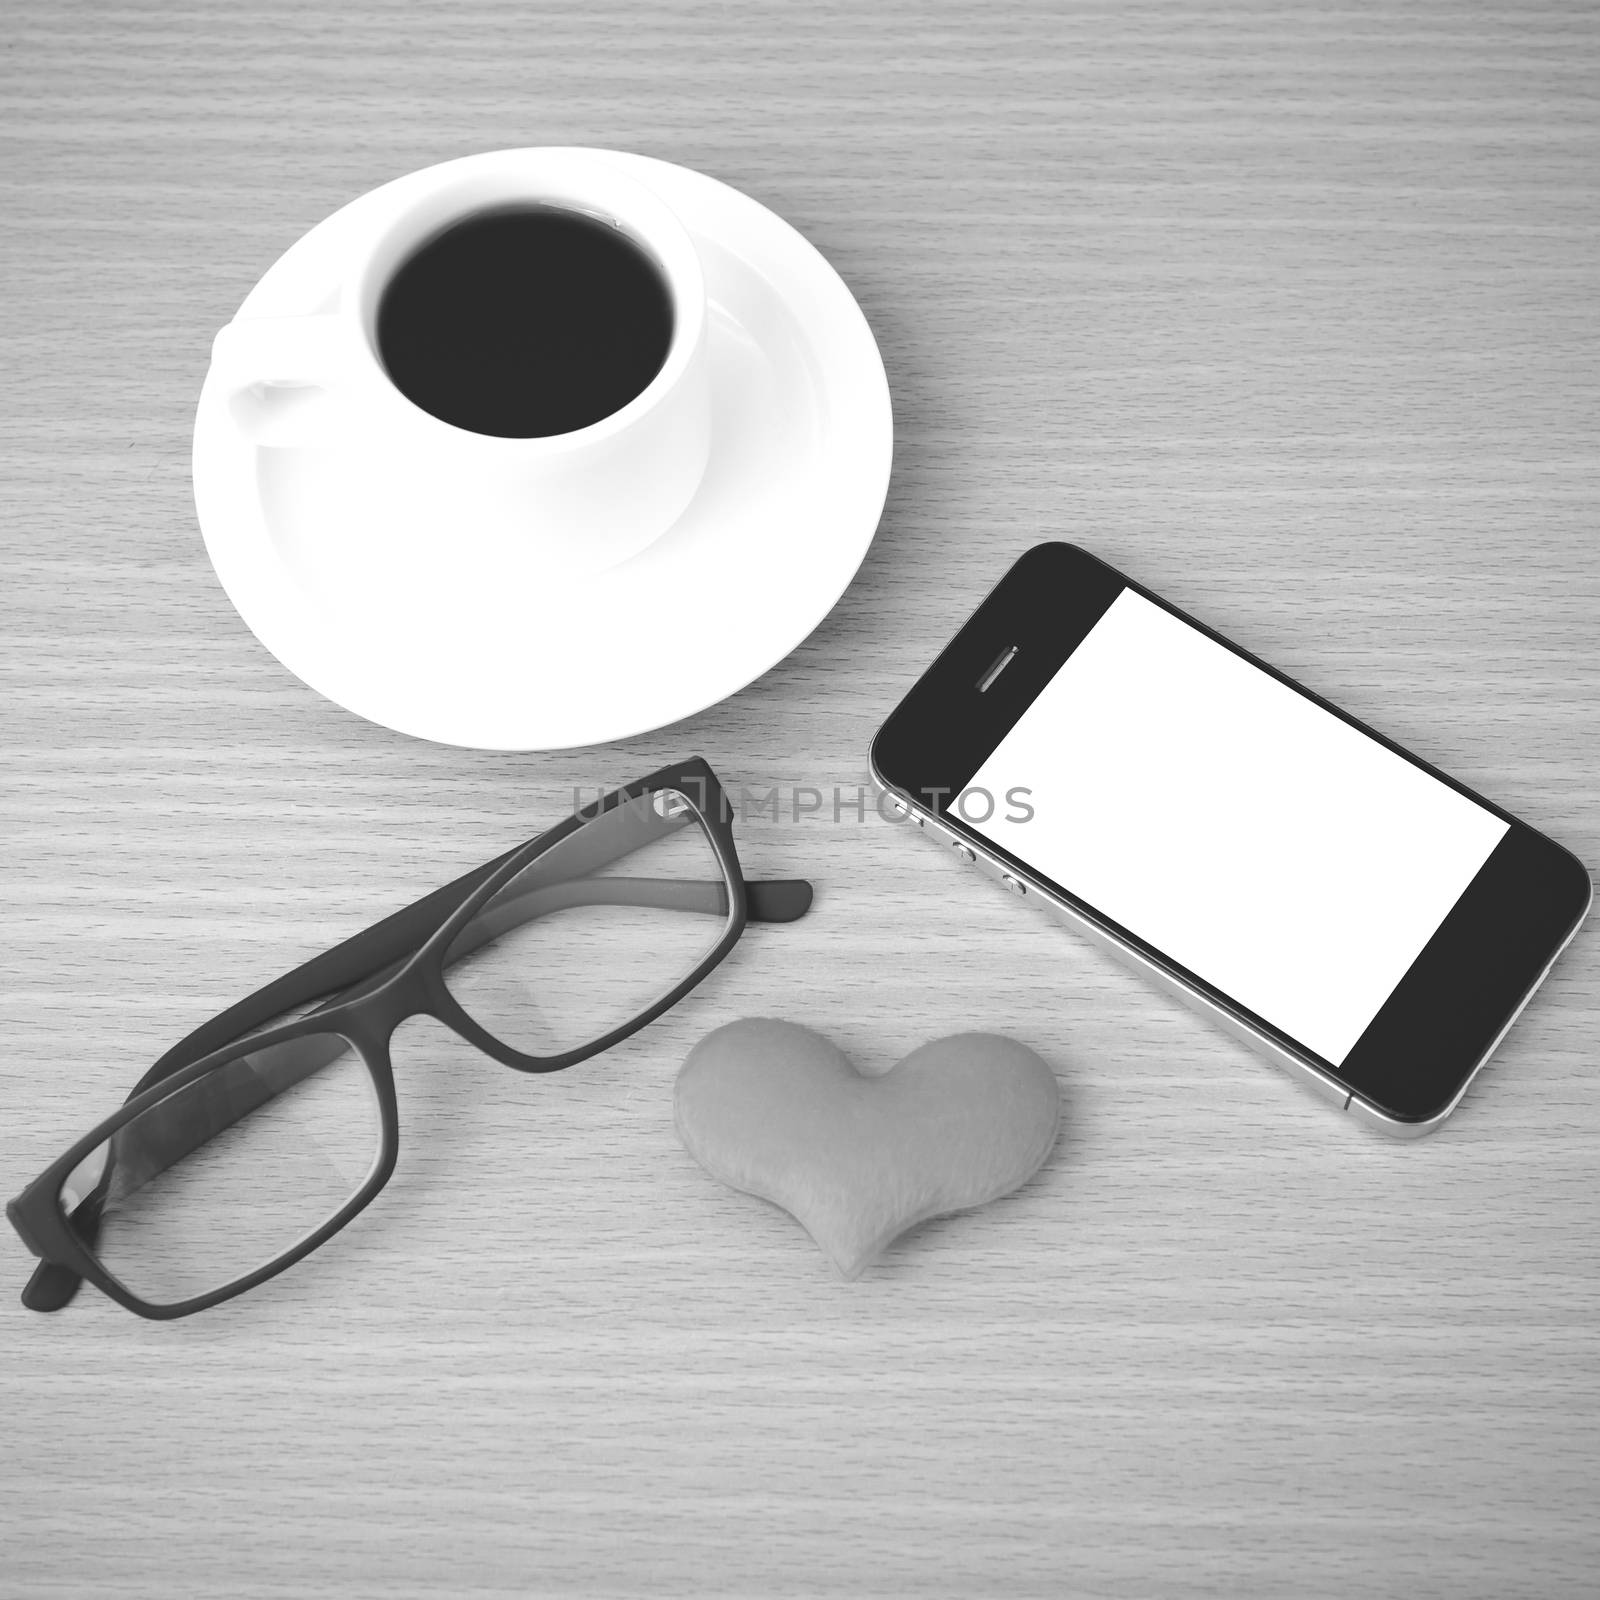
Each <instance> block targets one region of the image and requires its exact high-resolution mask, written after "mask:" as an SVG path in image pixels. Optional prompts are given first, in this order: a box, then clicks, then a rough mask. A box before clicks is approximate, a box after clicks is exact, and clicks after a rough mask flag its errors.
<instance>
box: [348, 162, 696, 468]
mask: <svg viewBox="0 0 1600 1600" xmlns="http://www.w3.org/2000/svg"><path fill="white" fill-rule="evenodd" d="M412 176H413V178H414V179H416V180H418V182H417V183H416V184H415V185H414V186H413V185H411V184H407V185H406V192H405V193H404V194H403V195H401V196H397V207H396V210H395V212H394V213H393V214H392V215H391V216H390V217H389V219H388V220H387V221H386V222H385V223H384V224H383V225H382V226H381V227H380V228H379V229H378V230H377V232H376V235H375V236H374V237H372V238H370V239H369V241H368V242H367V244H366V246H365V248H364V250H363V260H362V261H361V264H360V267H359V270H358V272H357V273H356V274H355V275H354V281H353V282H352V283H351V285H350V292H349V294H348V297H347V300H346V306H347V307H348V310H349V313H350V314H351V315H352V316H353V319H354V322H355V327H354V330H353V332H354V334H355V337H356V340H357V342H358V344H359V346H360V350H361V354H362V356H363V358H364V359H365V360H366V362H367V363H369V365H370V368H371V373H370V376H371V377H373V378H374V379H375V380H376V383H377V385H378V387H379V389H380V390H381V392H382V393H383V394H384V396H385V397H386V398H387V400H388V401H389V402H390V403H392V404H393V405H395V406H397V407H398V408H399V409H400V410H401V412H402V413H403V414H405V415H406V416H407V417H408V419H409V420H410V421H411V422H412V423H413V424H414V425H420V426H424V427H427V428H430V429H443V430H445V432H446V434H447V435H448V436H449V437H450V438H451V439H453V440H455V441H457V442H463V441H467V440H472V441H474V442H475V443H476V444H477V446H479V447H480V448H483V449H485V450H493V451H498V452H500V453H507V454H509V453H513V452H516V453H520V454H545V455H560V454H563V453H565V452H566V451H568V450H576V449H581V448H584V447H586V446H588V445H592V444H597V443H601V442H603V441H604V440H605V439H607V438H608V437H610V436H611V435H613V434H618V433H621V432H623V431H624V430H625V429H627V428H628V427H629V426H631V425H632V424H633V423H634V422H636V421H638V420H639V418H641V417H643V416H645V415H646V414H647V413H649V412H650V411H652V410H654V409H655V407H656V406H658V405H659V404H661V403H662V401H663V400H664V399H665V398H666V396H667V395H668V394H669V393H670V392H671V390H672V389H674V388H676V387H677V385H678V383H679V381H680V380H681V379H682V378H683V376H684V374H685V373H686V372H687V371H688V368H689V366H690V364H691V363H692V362H693V360H694V358H695V356H696V354H697V353H698V351H699V348H700V345H701V342H702V340H703V339H704V335H705V322H706V289H705V275H704V272H703V270H702V268H701V264H700V257H699V253H698V251H697V250H696V249H695V246H694V241H693V240H692V239H691V238H690V236H689V232H688V229H687V228H685V227H684V225H683V223H682V222H681V221H680V220H679V219H678V217H677V214H676V213H675V212H674V211H673V210H672V209H671V207H670V206H668V205H667V203H666V202H665V201H664V200H662V199H661V198H660V197H659V196H657V195H656V194H655V193H654V192H653V191H652V190H650V189H649V188H648V187H646V186H645V185H644V184H643V183H641V182H640V181H639V180H638V179H636V178H634V177H632V176H631V175H629V174H627V173H619V172H618V171H617V170H616V168H615V167H612V166H610V165H608V164H605V163H602V162H600V161H597V160H595V159H593V158H592V157H591V158H587V159H586V158H585V155H584V153H582V152H579V151H571V152H568V151H565V150H561V149H556V148H545V149H538V150H527V151H519V150H507V151H491V152H488V153H485V154H482V155H474V156H462V157H459V158H457V159H456V160H454V161H447V162H443V163H441V164H440V165H438V166H436V167H430V168H426V169H424V170H423V171H422V172H418V173H415V174H413V175H412ZM421 180H429V181H427V182H425V183H424V182H422V181H421ZM475 181H486V182H488V183H489V185H490V186H491V188H494V187H500V186H504V188H505V189H506V192H505V193H504V194H503V195H502V196H500V197H498V198H490V197H480V198H478V199H476V200H473V201H471V202H470V203H463V204H461V205H460V206H459V207H458V208H452V209H449V210H448V211H447V212H446V213H445V214H444V215H442V216H440V217H437V218H435V219H434V220H433V221H431V222H430V223H429V224H428V225H426V226H422V227H418V226H417V225H416V218H417V213H418V212H419V210H422V209H423V208H424V207H426V206H428V204H429V202H430V201H431V202H433V203H434V204H436V205H437V204H440V203H442V202H445V201H447V199H448V197H449V196H450V195H451V194H452V193H461V192H464V191H466V190H468V189H469V187H470V186H472V185H473V184H474V182H475ZM541 182H542V185H543V186H544V187H545V188H547V189H559V188H561V187H562V185H563V184H565V185H569V186H570V188H571V189H584V188H586V189H588V190H589V191H590V193H589V194H588V195H581V194H573V193H570V192H566V193H560V194H554V195H552V194H540V193H538V192H536V191H537V189H538V188H539V187H540V185H541ZM618 196H620V201H621V203H620V204H619V203H617V200H616V197H618ZM519 205H526V206H530V207H532V206H537V207H548V208H550V209H554V210H561V211H571V212H574V213H575V214H577V215H580V216H587V217H591V218H593V219H594V220H596V221H600V222H605V223H609V224H610V225H611V226H613V227H615V228H617V229H619V230H620V231H621V232H622V233H623V234H625V235H626V237H627V238H628V239H629V241H630V242H631V243H632V244H634V245H635V246H636V247H637V248H638V249H640V250H642V251H643V252H644V253H645V255H646V256H647V257H648V258H649V260H650V261H651V263H652V264H653V265H654V266H655V268H656V270H657V271H658V272H659V273H660V274H661V277H662V281H663V283H664V284H665V286H666V289H667V293H668V295H669V296H670V298H671V302H672V340H671V343H670V344H669V345H668V347H667V354H666V358H665V359H664V360H663V361H662V363H661V366H660V369H659V370H658V371H657V372H656V374H655V376H654V377H653V378H652V379H651V380H650V382H649V383H647V384H646V385H645V386H644V388H643V389H641V390H640V391H639V392H638V394H636V395H635V396H634V397H633V398H632V399H631V400H629V401H628V402H627V404H626V405H623V406H619V407H618V408H617V409H616V410H615V411H613V412H611V413H610V414H609V415H607V416H604V417H600V418H598V419H597V420H596V421H594V422H590V423H586V424H585V425H584V426H583V427H581V428H573V429H570V430H569V431H568V432H566V433H552V434H536V435H530V436H507V435H503V434H492V433H479V432H477V431H476V430H475V429H472V428H463V427H461V426H460V425H459V424H458V423H454V422H448V421H446V420H445V419H444V418H443V417H438V416H435V415H434V414H433V412H431V411H429V410H427V409H426V407H424V406H420V405H418V404H417V403H416V401H414V400H413V399H412V398H411V397H410V396H409V395H407V394H406V393H405V392H404V391H403V390H401V388H400V387H399V386H398V385H397V384H396V383H395V381H394V379H393V378H391V377H390V375H389V371H388V368H387V367H386V366H385V365H384V362H383V356H382V354H381V352H380V351H379V349H378V342H377V313H378V307H379V304H380V303H381V300H382V297H383V291H384V289H385V288H386V287H387V285H388V283H389V282H390V280H391V279H392V278H393V277H394V274H395V273H396V272H397V271H398V270H399V268H400V266H401V265H402V264H403V263H404V262H405V261H407V260H409V259H410V258H411V257H412V256H413V255H414V254H415V253H416V252H417V251H418V250H420V249H421V248H422V247H423V246H424V245H425V244H427V243H428V242H429V241H430V240H432V239H435V238H437V237H438V236H439V235H440V234H441V233H443V232H445V231H446V230H447V229H449V228H451V227H453V226H455V225H456V224H458V223H460V222H463V221H465V220H466V219H467V218H468V217H471V216H477V215H481V214H483V213H485V212H493V211H498V210H508V209H515V208H516V207H517V206H519Z"/></svg>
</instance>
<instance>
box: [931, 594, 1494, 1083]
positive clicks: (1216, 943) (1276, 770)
mask: <svg viewBox="0 0 1600 1600" xmlns="http://www.w3.org/2000/svg"><path fill="white" fill-rule="evenodd" d="M1019 788H1020V789H1027V790H1029V791H1031V792H1030V793H1029V794H1028V795H1027V796H1026V797H1025V798H1024V797H1019V798H1021V799H1022V800H1023V803H1021V804H1017V803H1012V802H1009V801H1008V800H1007V796H1008V794H1010V793H1011V791H1013V790H1016V789H1019ZM991 799H992V801H993V804H994V812H993V814H992V815H990V816H989V817H988V818H987V820H984V821H981V822H980V821H979V818H980V816H982V815H983V813H984V810H985V808H986V805H987V804H988V803H989V802H990V800H991ZM1030 806H1031V807H1032V808H1033V815H1032V817H1030V818H1025V819H1023V820H1008V818H1011V819H1020V818H1023V813H1024V811H1025V810H1026V808H1027V807H1030ZM959 811H960V814H961V815H962V816H964V817H966V818H967V820H968V821H969V822H970V823H971V824H972V826H973V827H975V828H976V829H977V831H978V832H979V833H981V834H983V835H984V836H985V837H986V838H988V839H991V840H993V842H994V843H996V844H999V845H1003V846H1004V847H1005V848H1006V849H1007V850H1009V851H1010V852H1011V853H1012V854H1013V855H1015V856H1016V857H1018V858H1019V859H1020V860H1022V861H1025V862H1027V863H1029V864H1030V865H1031V866H1033V867H1034V868H1036V869H1037V870H1038V871H1039V872H1041V873H1042V874H1043V875H1044V876H1045V877H1047V878H1052V879H1054V880H1055V882H1057V883H1058V884H1060V885H1061V886H1062V888H1064V889H1067V890H1069V891H1071V893H1073V894H1074V895H1076V896H1078V897H1079V898H1080V899H1081V900H1084V901H1085V902H1087V903H1088V904H1089V905H1090V906H1092V907H1094V908H1095V909H1096V910H1097V911H1100V912H1101V913H1103V914H1104V915H1105V916H1107V917H1109V918H1110V919H1111V920H1112V921H1113V922H1117V923H1120V924H1121V925H1122V926H1123V927H1124V928H1126V929H1128V931H1129V932H1131V933H1133V934H1136V935H1137V936H1138V937H1139V938H1141V939H1143V940H1144V941H1145V942H1146V943H1148V944H1150V945H1153V946H1154V947H1155V948H1156V949H1157V950H1159V951H1162V952H1164V953H1165V954H1166V955H1167V956H1169V957H1171V958H1172V959H1173V960H1174V961H1176V962H1178V963H1179V964H1180V965H1182V966H1184V967H1187V968H1188V969H1189V970H1190V971H1191V972H1193V973H1195V974H1196V975H1197V976H1199V977H1201V978H1203V979H1205V980H1206V982H1208V983H1210V984H1212V985H1213V986H1214V987H1216V988H1217V989H1220V990H1221V991H1222V992H1223V993H1224V994H1225V995H1228V996H1231V997H1232V998H1233V999H1234V1000H1235V1001H1237V1002H1238V1003H1239V1004H1241V1005H1243V1006H1244V1007H1246V1008H1247V1009H1248V1010H1250V1011H1253V1012H1255V1013H1256V1015H1257V1016H1260V1017H1263V1018H1264V1019H1265V1020H1266V1021H1268V1022H1270V1023H1271V1024H1273V1026H1274V1027H1277V1028H1279V1029H1281V1030H1282V1031H1283V1032H1284V1033H1286V1034H1288V1035H1289V1037H1290V1038H1292V1039H1295V1040H1298V1041H1299V1042H1300V1043H1301V1044H1302V1045H1306V1046H1308V1047H1309V1048H1310V1049H1311V1050H1313V1051H1315V1052H1316V1054H1318V1055H1320V1056H1322V1057H1323V1058H1324V1059H1325V1060H1327V1061H1329V1062H1331V1063H1333V1064H1334V1065H1335V1066H1338V1065H1339V1064H1340V1063H1342V1062H1343V1061H1344V1059H1345V1057H1346V1056H1347V1055H1348V1054H1349V1053H1350V1050H1351V1048H1352V1047H1353V1046H1354V1044H1355V1042H1356V1040H1357V1039H1359V1038H1360V1037H1361V1035H1362V1033H1364V1032H1365V1031H1366V1028H1367V1025H1368V1024H1369V1023H1370V1022H1371V1021H1372V1019H1373V1018H1374V1017H1375V1016H1376V1015H1377V1014H1378V1011H1379V1009H1380V1008H1381V1007H1382V1005H1383V1003H1384V1001H1385V1000H1387V999H1388V998H1389V996H1390V995H1391V994H1392V993H1393V992H1394V989H1395V987H1396V985H1398V984H1399V982H1400V980H1401V979H1402V978H1403V977H1404V976H1405V974H1406V972H1407V970H1408V969H1409V967H1410V966H1411V964H1412V962H1413V961H1415V960H1416V958H1417V956H1418V955H1419V954H1420V953H1421V951H1422V949H1423V947H1424V946H1425V945H1426V944H1427V942H1428V940H1429V939H1430V938H1432V936H1433V934H1434V933H1435V931H1436V930H1437V929H1438V927H1439V924H1440V923H1441V922H1442V921H1443V920H1444V918H1445V916H1446V915H1447V914H1448V912H1449V911H1450V909H1451V908H1452V907H1453V906H1454V905H1455V903H1456V901H1457V900H1459V899H1460V898H1461V895H1462V893H1463V892H1464V891H1465V889H1466V887H1467V885H1468V884H1469V883H1471V882H1472V879H1473V878H1474V876H1476V874H1477V872H1478V869H1479V868H1480V867H1481V866H1482V865H1483V864H1484V862H1485V861H1487V860H1488V858H1489V855H1490V853H1491V852H1492V851H1493V850H1494V848H1495V846H1496V845H1497V844H1498V843H1499V842H1500V840H1501V838H1502V837H1503V835H1504V834H1505V832H1506V824H1505V823H1504V822H1502V821H1501V820H1500V819H1499V818H1498V817H1496V816H1494V815H1492V814H1491V813H1490V812H1488V811H1485V810H1484V809H1483V807H1482V806H1479V805H1476V804H1474V803H1473V802H1472V801H1471V800H1468V799H1467V798H1466V797H1465V796H1464V795H1461V794H1458V793H1457V792H1456V791H1455V790H1454V789H1450V788H1447V787H1446V786H1445V785H1444V784H1442V783H1440V782H1439V781H1438V780H1437V779H1435V778H1431V777H1429V776H1428V774H1427V773H1426V772H1423V771H1422V770H1421V769H1420V768H1419V767H1414V766H1412V765H1411V763H1410V762H1409V761H1403V760H1402V759H1401V758H1400V757H1399V756H1397V755H1395V754H1394V753H1393V752H1392V751H1390V750H1386V749H1384V747H1383V746H1382V745H1380V744H1378V743H1377V742H1376V741H1375V740H1372V739H1369V738H1367V737H1366V736H1365V735H1364V734H1362V733H1360V732H1359V731H1357V730H1356V729H1355V728H1352V727H1351V726H1350V725H1349V723H1347V722H1341V721H1340V720H1339V718H1337V717H1335V716H1331V715H1330V714H1329V713H1328V712H1326V711H1324V710H1322V708H1321V707H1320V706H1317V705H1315V704H1314V703H1313V702H1312V701H1310V700H1307V699H1306V698H1305V697H1304V696H1303V695H1299V694H1296V693H1295V691H1294V690H1292V689H1290V688H1288V687H1286V686H1285V685H1284V684H1281V683H1279V682H1278V681H1277V680H1276V679H1275V678H1271V677H1268V676H1267V674H1266V673H1264V672H1261V671H1260V670H1259V669H1257V668H1256V667H1253V666H1251V665H1250V663H1249V662H1247V661H1244V660H1242V659H1241V658H1240V657H1239V656H1236V655H1234V654H1233V652H1232V651H1230V650H1225V649H1224V648H1223V647H1222V646H1221V645H1219V644H1217V643H1215V642H1214V641H1213V640H1211V639H1208V638H1206V636H1205V635H1204V634H1203V633H1200V632H1198V631H1197V630H1196V629H1194V628H1192V627H1190V626H1189V625H1188V624H1187V623H1185V622H1182V621H1180V620H1179V619H1178V618H1177V617H1175V616H1173V615H1172V614H1171V613H1170V612H1168V611H1163V610H1162V609H1161V607H1160V606H1157V605H1153V604H1152V603H1151V602H1150V601H1148V600H1146V599H1145V598H1144V597H1143V596H1141V595H1138V594H1135V593H1134V592H1133V591H1132V590H1131V589H1125V590H1123V591H1122V593H1121V594H1120V595H1118V597H1117V598H1116V600H1114V601H1113V602H1112V604H1111V606H1110V608H1109V609H1108V610H1107V611H1106V613H1105V615H1104V616H1103V617H1102V618H1101V619H1100V621H1099V622H1097V623H1096V624H1095V626H1094V627H1093V628H1092V629H1091V630H1090V631H1089V633H1088V635H1087V637H1086V638H1085V639H1084V640H1083V642H1082V643H1081V644H1080V645H1079V646H1078V648H1077V649H1076V650H1074V651H1073V653H1072V654H1071V655H1070V656H1069V657H1068V658H1067V660H1066V662H1065V664H1064V665H1063V666H1062V667H1061V669H1060V671H1058V672H1057V673H1056V675H1055V676H1054V677H1053V678H1052V679H1051V680H1050V682H1049V683H1048V684H1046V685H1045V688H1044V690H1043V692H1042V693H1041V694H1040V695H1039V697H1038V698H1037V699H1036V700H1035V701H1034V702H1033V704H1032V705H1031V706H1029V708H1028V709H1027V711H1026V712H1024V713H1023V716H1022V719H1021V720H1020V721H1019V722H1018V723H1017V725H1016V726H1015V727H1014V728H1013V729H1012V730H1011V731H1010V733H1008V734H1007V735H1006V736H1005V738H1004V739H1002V740H1001V741H1000V744H999V745H998V746H997V747H996V749H995V751H994V753H993V754H992V755H991V756H990V757H989V759H988V760H987V761H985V762H984V764H983V766H982V767H980V768H979V770H978V771H977V773H975V774H974V776H973V778H972V781H971V783H970V784H969V785H968V788H967V791H966V793H965V794H963V796H962V797H961V799H960V801H959Z"/></svg>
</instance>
